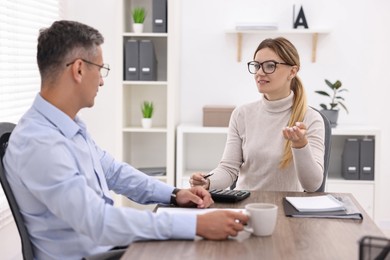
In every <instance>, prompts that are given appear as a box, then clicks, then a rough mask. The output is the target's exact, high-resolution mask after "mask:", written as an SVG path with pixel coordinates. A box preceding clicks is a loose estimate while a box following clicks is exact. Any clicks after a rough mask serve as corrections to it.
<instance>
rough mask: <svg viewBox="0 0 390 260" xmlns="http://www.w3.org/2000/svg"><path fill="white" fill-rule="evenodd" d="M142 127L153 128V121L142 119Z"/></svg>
mask: <svg viewBox="0 0 390 260" xmlns="http://www.w3.org/2000/svg"><path fill="white" fill-rule="evenodd" d="M141 123H142V127H143V128H151V127H152V119H151V118H142V121H141Z"/></svg>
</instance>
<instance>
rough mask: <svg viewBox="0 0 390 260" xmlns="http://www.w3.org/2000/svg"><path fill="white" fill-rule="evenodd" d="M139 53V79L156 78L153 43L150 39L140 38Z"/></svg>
mask: <svg viewBox="0 0 390 260" xmlns="http://www.w3.org/2000/svg"><path fill="white" fill-rule="evenodd" d="M139 54H140V60H139V63H140V77H139V79H140V80H157V59H156V53H155V51H154V45H153V42H152V41H151V40H141V41H140V43H139Z"/></svg>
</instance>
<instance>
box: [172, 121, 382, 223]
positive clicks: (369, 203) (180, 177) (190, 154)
mask: <svg viewBox="0 0 390 260" xmlns="http://www.w3.org/2000/svg"><path fill="white" fill-rule="evenodd" d="M226 137H227V128H225V127H201V126H194V125H192V126H190V125H180V126H179V127H178V128H177V161H176V185H177V186H178V187H189V182H188V181H189V178H190V176H191V174H192V173H193V172H196V171H202V172H208V171H210V170H212V169H214V168H215V167H216V166H217V165H218V163H219V161H220V160H221V158H222V154H223V150H224V148H225V142H226ZM352 137H353V138H365V137H370V138H374V139H375V167H374V170H375V175H374V176H375V179H374V180H372V181H368V180H346V179H344V178H343V177H342V174H341V170H342V152H343V147H344V142H345V139H347V138H352ZM379 145H380V131H379V130H378V129H376V128H373V127H365V126H350V127H344V126H338V127H336V128H333V129H332V150H331V156H330V163H329V176H328V179H327V184H326V191H327V192H345V193H352V194H353V195H354V197H355V198H356V199H357V200H358V201H359V203H360V204H361V205H362V207H363V208H364V209H365V210H366V212H367V213H368V214H369V215H370V216H371V217H373V218H374V217H375V209H376V208H377V205H375V204H376V200H375V198H376V197H378V196H379V186H378V185H376V183H379V179H380V171H379Z"/></svg>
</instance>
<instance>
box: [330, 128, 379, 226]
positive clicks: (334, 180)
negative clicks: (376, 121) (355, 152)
mask: <svg viewBox="0 0 390 260" xmlns="http://www.w3.org/2000/svg"><path fill="white" fill-rule="evenodd" d="M366 137H368V138H372V139H374V140H375V162H374V180H346V179H344V178H343V177H342V174H341V172H342V170H341V169H342V153H343V148H344V142H345V140H346V139H348V138H357V139H362V138H366ZM380 144H381V140H380V131H379V129H377V128H375V127H370V126H337V127H336V128H333V129H332V150H331V155H330V163H329V177H328V180H327V182H326V191H328V192H347V193H352V194H353V196H354V197H355V198H356V199H357V200H358V201H359V203H360V204H361V206H362V207H363V208H364V209H365V211H366V212H367V213H368V214H369V215H370V216H371V217H372V218H373V219H375V216H376V214H375V210H376V209H377V208H378V207H379V205H376V204H377V203H378V200H377V199H375V198H379V194H380V193H379V185H378V183H380V177H381V172H380V167H379V162H380V152H379V151H380Z"/></svg>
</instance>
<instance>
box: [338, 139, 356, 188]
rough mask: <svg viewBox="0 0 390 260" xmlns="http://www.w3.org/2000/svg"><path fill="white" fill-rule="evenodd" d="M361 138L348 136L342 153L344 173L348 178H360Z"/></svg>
mask: <svg viewBox="0 0 390 260" xmlns="http://www.w3.org/2000/svg"><path fill="white" fill-rule="evenodd" d="M359 143H360V142H359V140H358V139H357V138H348V139H346V140H345V143H344V150H343V155H342V175H343V177H344V178H345V179H347V180H358V179H359V169H360V164H359V152H360V149H359Z"/></svg>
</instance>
